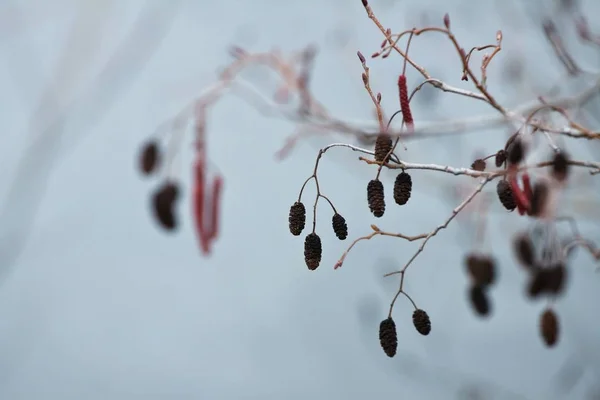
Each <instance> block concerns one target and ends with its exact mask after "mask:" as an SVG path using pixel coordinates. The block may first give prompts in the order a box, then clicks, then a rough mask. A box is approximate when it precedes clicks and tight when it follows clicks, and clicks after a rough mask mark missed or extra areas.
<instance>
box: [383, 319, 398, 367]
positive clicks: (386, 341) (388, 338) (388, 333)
mask: <svg viewBox="0 0 600 400" xmlns="http://www.w3.org/2000/svg"><path fill="white" fill-rule="evenodd" d="M379 344H380V345H381V348H382V349H383V351H384V352H385V354H386V355H387V356H388V357H394V356H395V355H396V350H397V349H398V335H397V333H396V323H395V322H394V320H393V319H392V318H391V317H388V318H386V319H384V320H383V321H381V323H380V324H379Z"/></svg>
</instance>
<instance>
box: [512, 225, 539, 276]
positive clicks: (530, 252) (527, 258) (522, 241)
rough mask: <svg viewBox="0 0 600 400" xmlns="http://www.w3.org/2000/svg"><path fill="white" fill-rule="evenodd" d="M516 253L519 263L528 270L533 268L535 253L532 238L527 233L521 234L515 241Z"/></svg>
mask: <svg viewBox="0 0 600 400" xmlns="http://www.w3.org/2000/svg"><path fill="white" fill-rule="evenodd" d="M513 246H514V251H515V254H516V255H517V259H518V260H519V262H520V263H521V264H522V265H523V266H524V267H526V268H528V269H531V268H533V264H534V262H535V251H534V248H533V242H532V241H531V238H529V236H528V235H527V234H525V233H522V234H519V235H518V236H517V237H516V238H515V240H514V245H513Z"/></svg>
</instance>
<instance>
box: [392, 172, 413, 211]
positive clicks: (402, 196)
mask: <svg viewBox="0 0 600 400" xmlns="http://www.w3.org/2000/svg"><path fill="white" fill-rule="evenodd" d="M411 192H412V178H411V177H410V175H409V174H408V173H406V172H404V171H403V172H401V173H399V174H398V176H397V177H396V181H395V182H394V200H395V201H396V204H398V205H401V206H402V205H404V204H406V203H407V202H408V200H409V199H410V195H411Z"/></svg>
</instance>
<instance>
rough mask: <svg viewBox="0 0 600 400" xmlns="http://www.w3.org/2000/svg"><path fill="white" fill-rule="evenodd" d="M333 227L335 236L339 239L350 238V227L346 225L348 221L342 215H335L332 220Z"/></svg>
mask: <svg viewBox="0 0 600 400" xmlns="http://www.w3.org/2000/svg"><path fill="white" fill-rule="evenodd" d="M331 226H332V227H333V231H334V232H335V236H337V238H338V239H340V240H345V239H346V238H347V237H348V225H347V224H346V219H345V218H344V217H342V216H341V215H340V214H338V213H335V214H333V217H332V218H331Z"/></svg>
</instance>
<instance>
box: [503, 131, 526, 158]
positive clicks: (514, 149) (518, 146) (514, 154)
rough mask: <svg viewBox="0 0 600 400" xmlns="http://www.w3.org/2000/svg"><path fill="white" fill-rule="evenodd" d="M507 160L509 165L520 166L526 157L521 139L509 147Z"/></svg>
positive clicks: (514, 141)
mask: <svg viewBox="0 0 600 400" xmlns="http://www.w3.org/2000/svg"><path fill="white" fill-rule="evenodd" d="M507 153H508V154H507V160H508V163H509V164H519V163H520V162H521V161H523V158H524V157H525V146H524V145H523V141H521V139H520V138H518V137H517V138H515V140H513V142H512V143H511V144H510V146H508V150H507Z"/></svg>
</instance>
